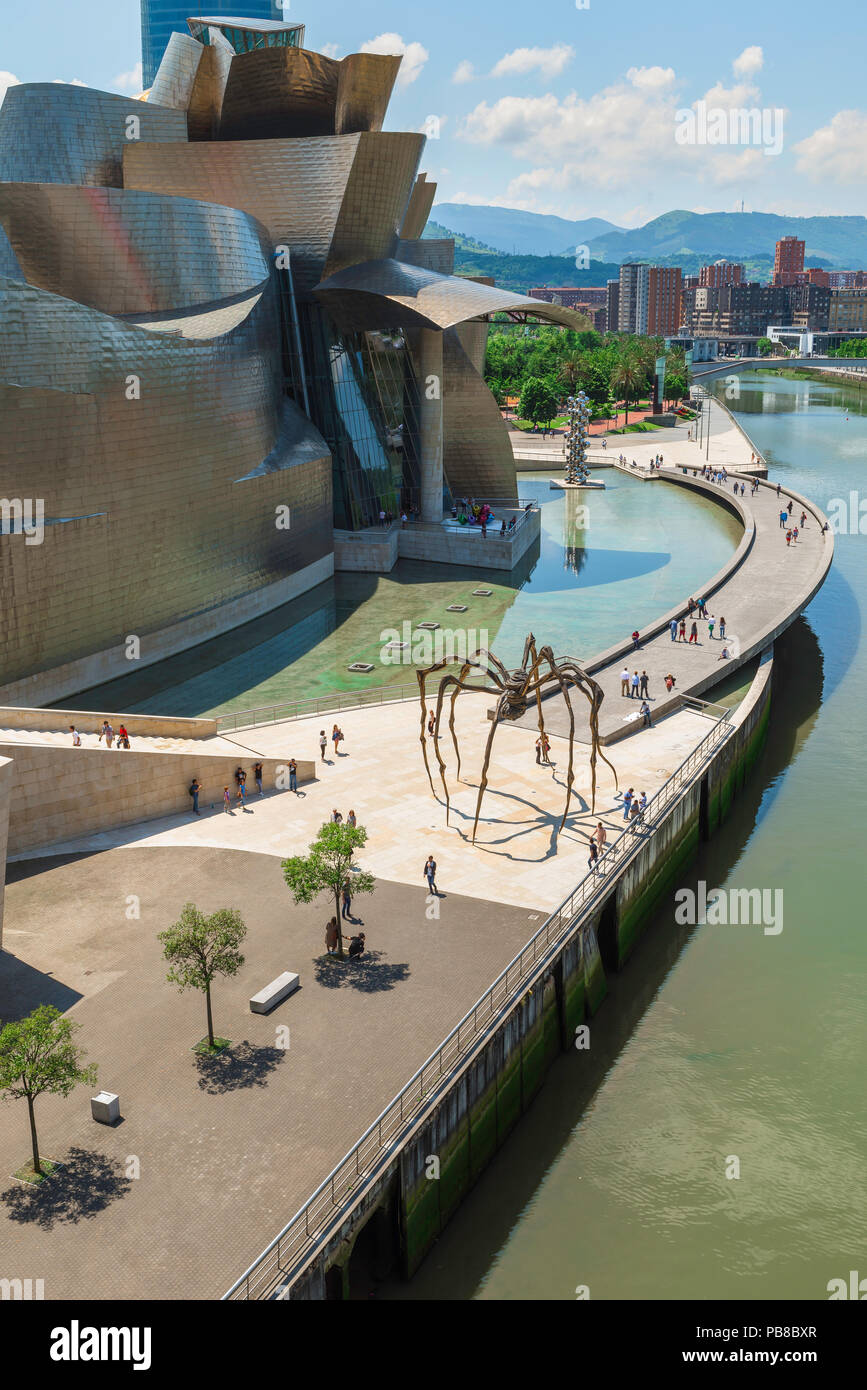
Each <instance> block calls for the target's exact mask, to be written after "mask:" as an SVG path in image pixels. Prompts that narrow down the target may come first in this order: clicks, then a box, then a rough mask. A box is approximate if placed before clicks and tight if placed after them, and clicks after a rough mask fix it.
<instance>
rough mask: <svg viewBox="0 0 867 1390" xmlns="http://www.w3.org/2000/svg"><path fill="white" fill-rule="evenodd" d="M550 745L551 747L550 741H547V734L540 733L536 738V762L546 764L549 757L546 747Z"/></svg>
mask: <svg viewBox="0 0 867 1390" xmlns="http://www.w3.org/2000/svg"><path fill="white" fill-rule="evenodd" d="M550 747H551V745H550V743H549V742H548V735H547V734H540V735H539V737H538V738H537V739H536V762H537V763H546V764H547V763H548V762H549V761H550V759H549V757H548V749H549V748H550Z"/></svg>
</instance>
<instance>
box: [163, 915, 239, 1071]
mask: <svg viewBox="0 0 867 1390" xmlns="http://www.w3.org/2000/svg"><path fill="white" fill-rule="evenodd" d="M246 935H247V928H246V927H245V926H244V923H243V921H242V919H241V914H240V912H239V911H238V909H237V908H236V907H221V908H220V909H219V910H218V911H217V912H214V913H212V914H211V916H210V917H206V916H205V914H204V913H203V912H200V911H199V909H198V908H197V907H196V905H195V903H184V907H183V911H182V912H181V915H180V918H179V919H178V921H177V922H175V923H174V925H173V926H171V927H169V929H168V931H164V932H160V933H159V935H158V936H157V940H158V941H160V942H162V947H163V956H164V958H165V959H166V960H167V961H168V962H169V963H170V965H171V969H170V970H169V973H168V974H167V975H166V979H167V980H168V982H169V984H172V985H177V986H178V989H179V990H180V991H181V993H182V994H183V992H184V990H186V989H200V990H202V991H203V993H204V995H205V999H206V1001H207V1006H208V1046H209V1047H213V1046H214V1021H213V1018H212V1016H211V985H212V983H213V981H214V980H215V979H216V978H217V976H218V975H227V976H231V975H237V973H238V971H239V970H240V969H241V966H242V965H243V964H244V957H243V956H242V955H241V953H240V951H239V950H238V947H239V946H240V945H241V942H242V941H243V940H244V937H245V936H246Z"/></svg>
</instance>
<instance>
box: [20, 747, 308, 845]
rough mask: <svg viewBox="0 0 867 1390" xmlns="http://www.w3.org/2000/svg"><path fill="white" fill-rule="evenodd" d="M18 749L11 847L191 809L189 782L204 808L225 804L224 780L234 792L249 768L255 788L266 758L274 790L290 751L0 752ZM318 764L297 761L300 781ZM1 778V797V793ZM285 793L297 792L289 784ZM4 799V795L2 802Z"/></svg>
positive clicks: (32, 749) (50, 841) (266, 776)
mask: <svg viewBox="0 0 867 1390" xmlns="http://www.w3.org/2000/svg"><path fill="white" fill-rule="evenodd" d="M7 756H9V757H11V758H12V760H13V761H12V763H11V773H12V776H11V779H9V780H11V788H10V809H9V845H8V852H9V854H10V855H17V854H20V853H22V852H23V851H27V850H34V849H38V848H44V847H45V846H47V845H52V844H56V843H58V842H60V841H64V840H74V839H78V838H79V837H81V836H83V835H92V834H94V833H96V832H98V831H102V830H116V829H118V828H119V827H120V826H125V825H132V824H134V823H135V822H137V821H145V820H148V819H151V818H153V817H157V816H170V815H187V816H189V815H190V814H191V812H192V800H191V798H190V795H189V790H188V788H189V785H190V782H191V781H192V779H193V778H194V777H198V779H199V781H200V782H201V784H202V791H201V793H200V795H199V809H200V811H202V812H203V813H207V812H209V810H210V807H211V804H213V805H214V807H215V808H216V810H217V811H218V812H219V808H220V807H221V805H222V799H223V787H224V786H228V787H229V789H230V792H231V794H232V796H233V797H234V793H235V782H234V772H235V768H236V767H237V766H238V764H239V763H240V764H241V766H242V767H243V768H245V769H246V771H247V787H248V791H249V792H250V793H251V794H255V784H254V783H253V765H254V763H256V762H257V761H261V763H262V765H263V771H264V778H263V783H264V787H265V791H266V793H268V792H273V791H274V790H275V781H276V777H277V770H278V768H284V767H285V766H286V763H287V762H288V759H284V760H278V759H276V758H262V759H259V758H258V757H257V755H255V754H252V753H248V752H246V750H245V749H243V748H242V747H241V746H240V745H239V747H238V751H237V753H234V754H231V755H228V754H216V755H215V754H208V753H201V754H195V753H171V752H153V751H148V752H136V751H135V748H134V747H133V748H131V749H130V750H129V751H128V752H127V751H126V750H123V751H120V752H118V751H117V750H116V749H106V748H103V747H99V748H83V747H82V748H72V747H70V748H57V747H54V746H52V745H46V744H33V743H30V744H21V743H6V744H4V743H2V742H0V759H2V758H5V757H7ZM315 775H316V768H315V764H314V763H313V762H311V761H309V760H304V761H301V760H299V761H298V783H299V785H300V784H301V783H302V782H310V781H313V780H314V778H315ZM2 794H3V793H2V783H0V797H2ZM277 794H279V795H281V796H282V795H287V796H289V795H292V793H290V792H289V791H288V790H287V791H286V792H283V791H282V790H281V791H279V792H278V793H277ZM0 805H2V802H0Z"/></svg>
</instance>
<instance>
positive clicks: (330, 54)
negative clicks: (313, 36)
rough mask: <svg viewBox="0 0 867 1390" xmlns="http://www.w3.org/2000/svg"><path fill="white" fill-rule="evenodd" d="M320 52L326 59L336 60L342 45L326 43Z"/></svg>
mask: <svg viewBox="0 0 867 1390" xmlns="http://www.w3.org/2000/svg"><path fill="white" fill-rule="evenodd" d="M319 52H320V53H321V54H322V56H323V57H324V58H336V57H337V55H338V53H339V52H340V45H339V44H337V43H324V44H323V45H322V47H321V48H320V50H319Z"/></svg>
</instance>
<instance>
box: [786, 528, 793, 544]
mask: <svg viewBox="0 0 867 1390" xmlns="http://www.w3.org/2000/svg"><path fill="white" fill-rule="evenodd" d="M791 544H792V533H791V531H787V532H786V545H791Z"/></svg>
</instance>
